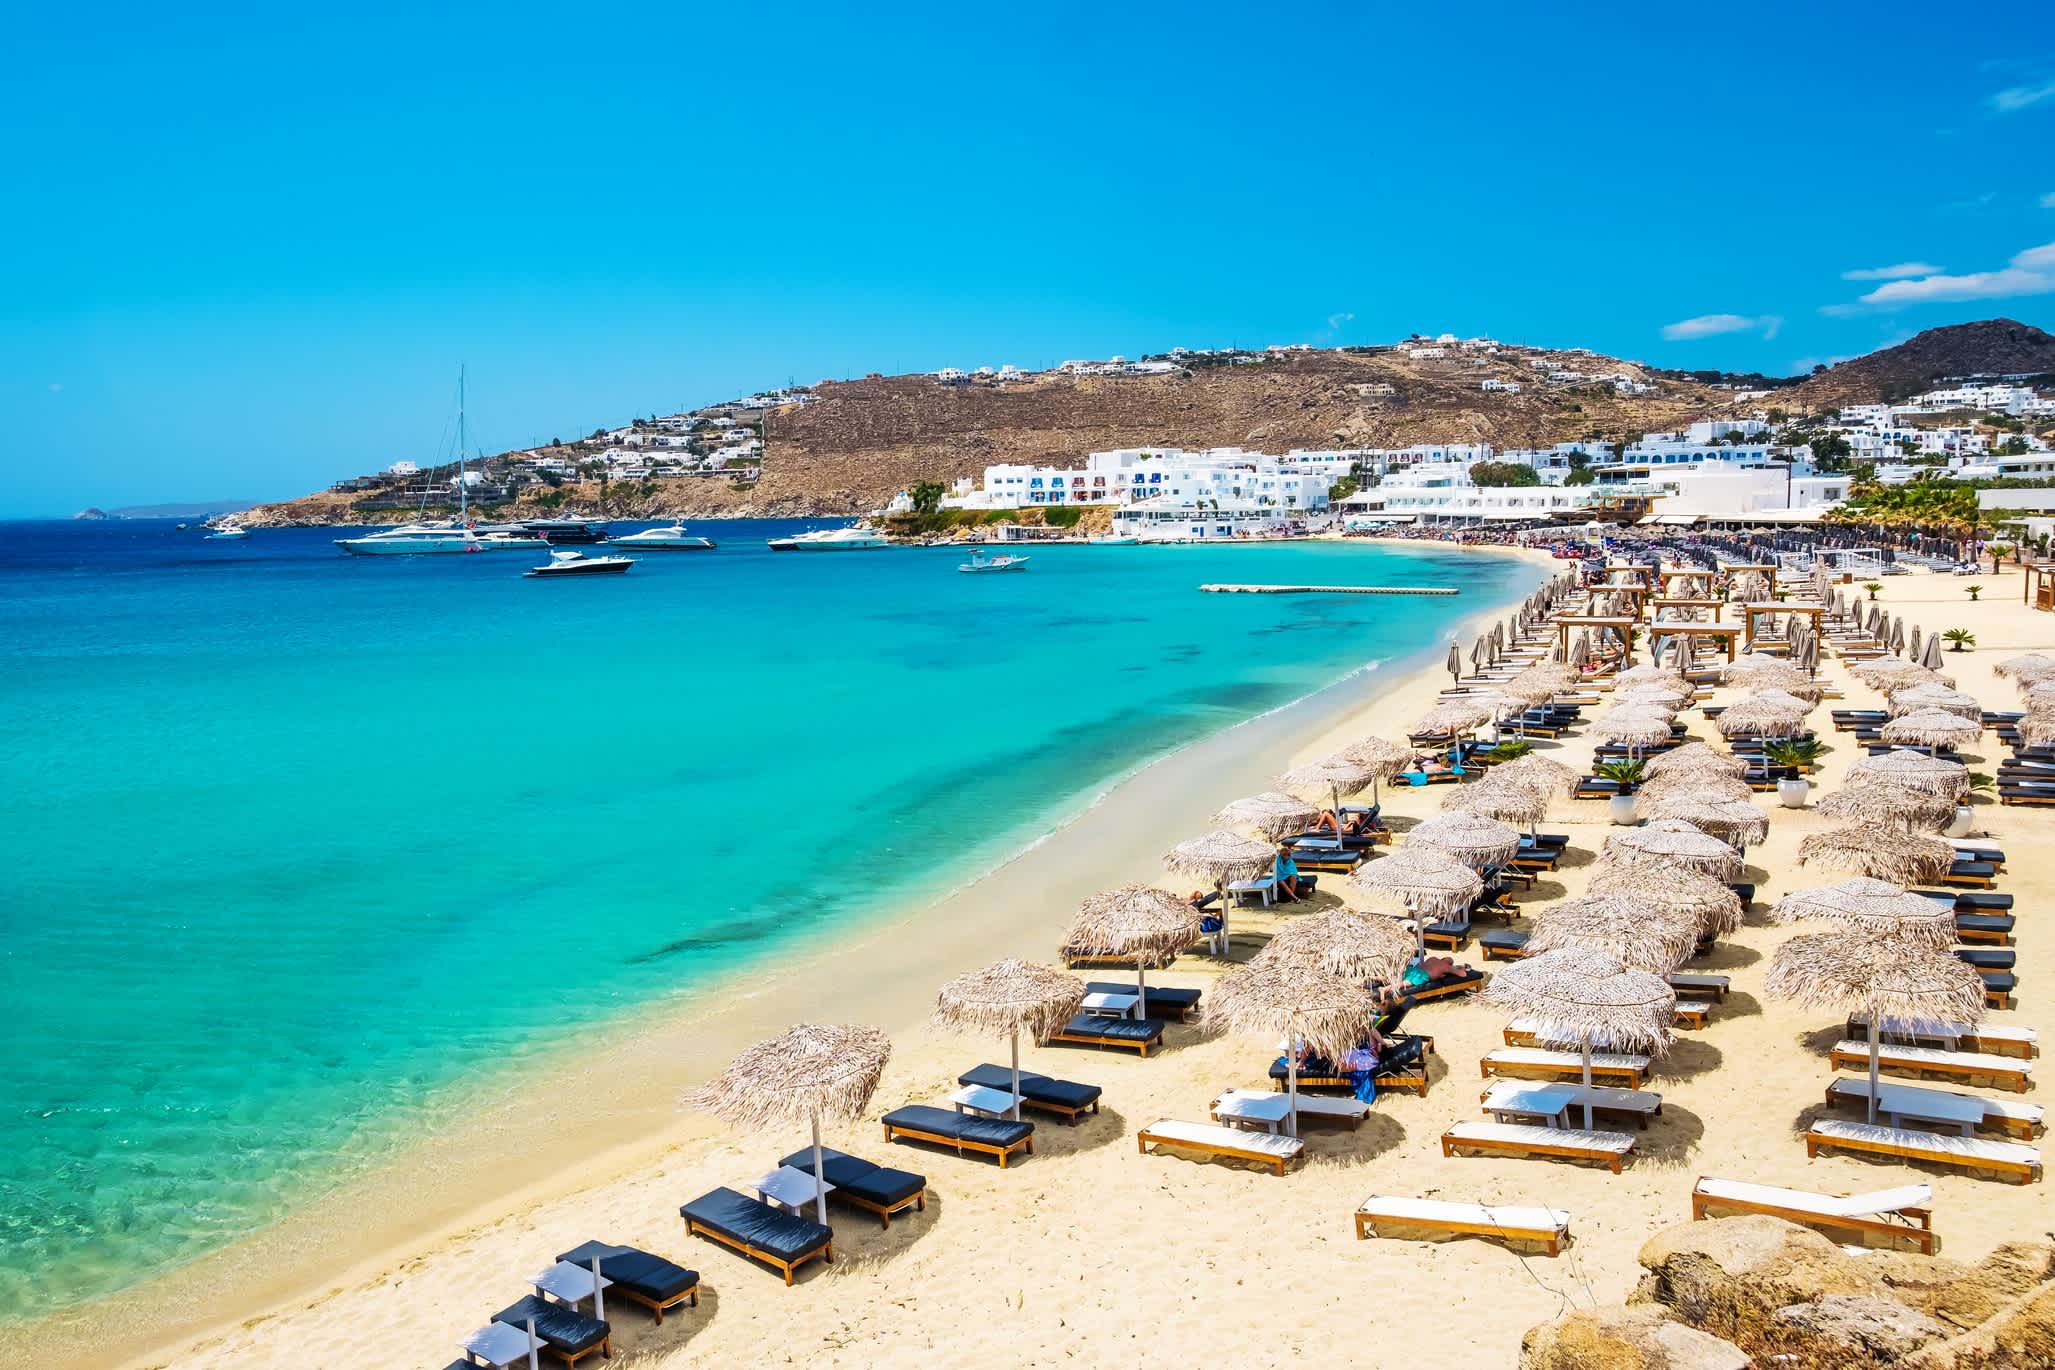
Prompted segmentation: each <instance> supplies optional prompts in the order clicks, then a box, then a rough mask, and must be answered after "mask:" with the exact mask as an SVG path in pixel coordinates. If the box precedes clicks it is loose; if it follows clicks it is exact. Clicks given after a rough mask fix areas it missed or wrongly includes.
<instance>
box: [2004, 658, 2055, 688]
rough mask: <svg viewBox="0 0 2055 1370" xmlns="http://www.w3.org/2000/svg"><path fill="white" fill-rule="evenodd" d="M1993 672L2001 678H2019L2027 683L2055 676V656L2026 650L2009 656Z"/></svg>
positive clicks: (2021, 681)
mask: <svg viewBox="0 0 2055 1370" xmlns="http://www.w3.org/2000/svg"><path fill="white" fill-rule="evenodd" d="M1991 673H1992V674H1993V675H1996V676H1998V677H1999V678H2001V679H2011V680H2017V681H2019V682H2020V683H2021V684H2025V683H2026V682H2028V681H2031V680H2048V679H2051V678H2055V656H2048V655H2047V654H2045V653H2042V652H2025V653H2022V654H2021V655H2019V656H2008V657H2006V658H2005V659H2004V660H2003V661H2001V662H1999V663H1998V664H1997V665H1996V666H1993V667H1992V668H1991Z"/></svg>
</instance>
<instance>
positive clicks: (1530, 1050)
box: [1477, 1047, 1649, 1089]
mask: <svg viewBox="0 0 2055 1370" xmlns="http://www.w3.org/2000/svg"><path fill="white" fill-rule="evenodd" d="M1648 1064H1649V1062H1648V1058H1647V1057H1646V1056H1638V1055H1628V1054H1625V1053H1620V1052H1609V1051H1595V1052H1593V1053H1592V1054H1591V1078H1592V1080H1593V1081H1594V1082H1598V1081H1603V1082H1605V1083H1607V1084H1616V1085H1620V1086H1623V1087H1624V1088H1627V1089H1639V1088H1641V1081H1642V1079H1643V1078H1644V1077H1645V1076H1646V1075H1647V1074H1648ZM1477 1065H1478V1069H1479V1072H1480V1073H1481V1074H1482V1075H1484V1076H1485V1078H1487V1079H1489V1078H1490V1077H1492V1076H1494V1075H1509V1076H1514V1077H1517V1078H1521V1079H1538V1080H1561V1081H1565V1082H1569V1083H1581V1082H1582V1081H1583V1078H1584V1055H1583V1053H1582V1052H1576V1051H1551V1050H1549V1049H1547V1048H1544V1047H1499V1048H1497V1049H1496V1050H1493V1051H1490V1052H1487V1053H1486V1054H1485V1056H1484V1059H1482V1060H1481V1061H1479V1062H1478V1063H1477Z"/></svg>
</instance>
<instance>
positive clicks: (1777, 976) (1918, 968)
mask: <svg viewBox="0 0 2055 1370" xmlns="http://www.w3.org/2000/svg"><path fill="white" fill-rule="evenodd" d="M1494 983H1496V982H1495V981H1494ZM1763 988H1764V989H1765V990H1767V991H1768V992H1769V993H1771V994H1773V995H1775V996H1776V997H1778V998H1780V999H1789V1000H1791V1001H1792V1002H1793V1003H1795V1004H1798V1005H1799V1006H1801V1007H1804V1008H1831V1009H1835V1010H1838V1011H1844V1012H1845V1011H1846V1010H1848V1009H1851V1008H1854V1009H1859V1010H1861V1012H1862V1013H1863V1014H1864V1016H1866V1017H1867V1018H1868V1019H1869V1120H1870V1121H1871V1122H1873V1123H1874V1122H1875V1121H1876V1120H1877V1075H1878V1069H1879V1062H1878V1050H1877V1040H1878V1037H1879V1035H1880V1034H1881V1032H1882V1030H1883V1024H1884V1021H1885V1020H1886V1019H1890V1020H1892V1021H1893V1022H1894V1023H1896V1024H1898V1025H1899V1026H1901V1027H1902V1028H1903V1029H1905V1030H1907V1031H1912V1032H1918V1031H1921V1030H1926V1031H1933V1030H1935V1029H1937V1028H1941V1027H1943V1026H1944V1025H1948V1024H1957V1025H1961V1026H1968V1027H1974V1026H1975V1025H1976V1024H1978V1023H1980V1022H1982V1021H1983V1018H1984V981H1983V977H1982V976H1980V975H1978V974H1977V972H1976V967H1974V966H1972V965H1969V964H1968V963H1967V962H1964V961H1961V960H1958V959H1956V958H1955V957H1954V956H1951V955H1949V954H1948V953H1947V952H1945V951H1935V950H1933V949H1932V948H1931V947H1926V946H1921V945H1920V944H1919V943H1917V942H1913V941H1909V940H1908V939H1906V938H1904V937H1894V936H1892V935H1890V934H1888V933H1877V932H1863V931H1859V930H1856V929H1853V928H1842V929H1836V930H1835V931H1833V932H1820V933H1808V934H1804V935H1801V936H1798V937H1793V938H1792V939H1791V940H1790V941H1788V942H1786V943H1784V945H1783V946H1781V947H1778V948H1777V952H1776V955H1774V956H1772V957H1771V958H1770V968H1769V972H1768V973H1767V974H1766V975H1764V976H1763ZM1954 1030H1956V1031H1960V1026H1958V1027H1956V1028H1955V1029H1954Z"/></svg>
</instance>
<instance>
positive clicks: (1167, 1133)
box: [1142, 1118, 1306, 1160]
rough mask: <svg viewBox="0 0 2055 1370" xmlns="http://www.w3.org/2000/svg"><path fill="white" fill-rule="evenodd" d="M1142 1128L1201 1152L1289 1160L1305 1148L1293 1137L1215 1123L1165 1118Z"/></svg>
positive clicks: (1304, 1145)
mask: <svg viewBox="0 0 2055 1370" xmlns="http://www.w3.org/2000/svg"><path fill="white" fill-rule="evenodd" d="M1142 1131H1144V1132H1146V1133H1148V1134H1149V1135H1150V1136H1151V1137H1153V1138H1155V1139H1156V1140H1158V1141H1164V1142H1169V1143H1171V1144H1173V1145H1177V1144H1180V1143H1181V1144H1183V1145H1186V1146H1193V1147H1197V1148H1198V1149H1199V1150H1201V1151H1260V1152H1263V1153H1265V1154H1266V1155H1271V1156H1275V1157H1277V1158H1278V1159H1279V1160H1289V1159H1290V1158H1292V1157H1294V1156H1296V1155H1298V1154H1299V1153H1300V1152H1301V1151H1303V1150H1305V1148H1306V1144H1305V1143H1304V1142H1302V1141H1300V1140H1299V1139H1298V1138H1297V1137H1282V1136H1279V1137H1273V1136H1270V1135H1269V1134H1267V1133H1263V1132H1244V1131H1242V1130H1241V1129H1240V1128H1238V1127H1222V1126H1220V1125H1219V1124H1217V1123H1187V1122H1181V1121H1179V1120H1178V1119H1176V1118H1165V1119H1164V1120H1162V1121H1161V1122H1156V1123H1151V1124H1149V1125H1148V1126H1147V1127H1145V1128H1143V1129H1142Z"/></svg>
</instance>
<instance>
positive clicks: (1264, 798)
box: [1213, 790, 1320, 879]
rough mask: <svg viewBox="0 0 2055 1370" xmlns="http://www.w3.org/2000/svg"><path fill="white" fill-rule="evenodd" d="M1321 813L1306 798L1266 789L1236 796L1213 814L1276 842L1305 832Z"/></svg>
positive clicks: (1224, 823)
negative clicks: (1242, 797)
mask: <svg viewBox="0 0 2055 1370" xmlns="http://www.w3.org/2000/svg"><path fill="white" fill-rule="evenodd" d="M1319 816H1320V810H1319V809H1317V808H1315V807H1314V806H1313V805H1311V804H1308V803H1307V802H1306V801H1305V800H1303V799H1294V798H1292V797H1291V796H1290V795H1288V794H1279V793H1278V792H1277V791H1275V790H1266V791H1265V792H1264V793H1262V794H1252V795H1249V796H1248V797H1247V798H1245V799H1237V800H1235V801H1234V802H1233V803H1231V804H1229V805H1228V806H1227V807H1226V808H1223V809H1222V810H1221V811H1220V812H1219V813H1216V814H1214V815H1213V821H1214V822H1215V823H1218V824H1219V825H1220V826H1221V827H1223V828H1234V829H1238V830H1240V831H1242V832H1246V833H1250V834H1253V835H1255V836H1257V837H1261V838H1264V839H1266V840H1268V841H1270V842H1276V841H1277V840H1278V839H1280V838H1283V837H1288V836H1290V835H1291V834H1293V833H1300V832H1304V831H1305V830H1306V829H1308V828H1310V827H1312V826H1313V820H1314V819H1316V818H1318V817H1319ZM1236 878H1237V879H1240V878H1241V877H1239V876H1237V877H1236Z"/></svg>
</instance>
